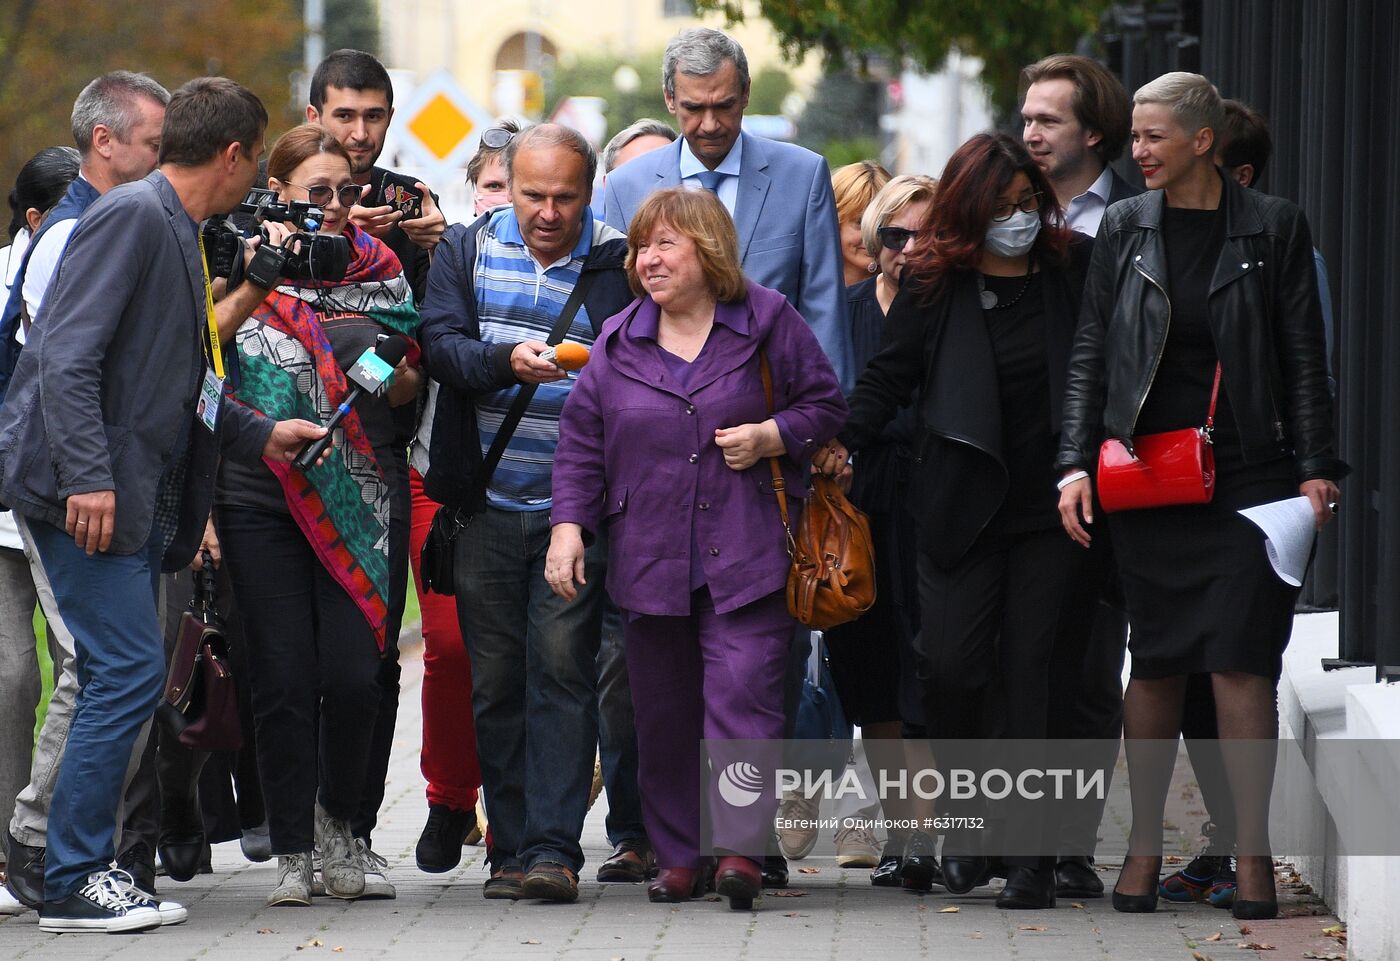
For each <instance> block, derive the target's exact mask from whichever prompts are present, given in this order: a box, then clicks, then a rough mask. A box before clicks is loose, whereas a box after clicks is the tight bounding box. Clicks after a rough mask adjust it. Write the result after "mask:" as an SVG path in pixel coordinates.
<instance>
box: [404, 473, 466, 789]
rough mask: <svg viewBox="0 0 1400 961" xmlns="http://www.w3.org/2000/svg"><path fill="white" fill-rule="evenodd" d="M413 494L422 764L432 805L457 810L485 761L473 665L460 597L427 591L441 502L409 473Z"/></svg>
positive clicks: (412, 542)
mask: <svg viewBox="0 0 1400 961" xmlns="http://www.w3.org/2000/svg"><path fill="white" fill-rule="evenodd" d="M408 483H409V489H410V490H411V491H412V492H413V525H412V528H411V529H410V532H409V539H408V543H409V560H410V563H412V564H413V588H414V590H416V591H417V592H418V607H419V610H420V611H421V612H422V615H423V750H422V755H421V760H420V764H421V768H422V771H423V777H424V778H425V779H426V780H427V782H428V803H429V804H445V805H447V806H448V807H450V808H454V809H455V810H458V811H470V810H471V809H472V808H473V807H475V806H476V792H477V788H479V787H480V786H481V765H480V763H479V762H478V761H477V757H476V723H475V722H474V721H473V720H472V665H471V660H470V659H469V658H468V657H467V646H466V644H464V643H463V642H462V630H461V628H460V627H459V626H458V623H457V601H456V600H455V599H454V598H451V597H443V596H442V595H441V594H431V593H429V594H425V593H423V579H422V578H421V577H420V576H419V573H420V572H419V566H418V565H419V557H420V555H421V554H422V552H423V542H424V541H425V540H427V539H428V528H430V527H431V526H432V523H433V514H435V513H436V512H437V509H438V505H437V504H436V503H435V502H433V501H432V500H430V499H429V498H428V495H427V494H424V493H423V478H422V477H421V476H419V474H418V472H417V471H416V470H412V469H410V470H409V472H408Z"/></svg>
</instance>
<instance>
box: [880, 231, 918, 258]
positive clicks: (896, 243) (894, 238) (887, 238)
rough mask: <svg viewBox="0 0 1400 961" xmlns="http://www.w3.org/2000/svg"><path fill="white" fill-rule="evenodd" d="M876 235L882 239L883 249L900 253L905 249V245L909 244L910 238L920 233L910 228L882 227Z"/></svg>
mask: <svg viewBox="0 0 1400 961" xmlns="http://www.w3.org/2000/svg"><path fill="white" fill-rule="evenodd" d="M875 233H876V235H877V236H879V238H880V246H881V247H884V248H885V249H886V250H892V251H894V252H895V253H899V252H900V251H901V250H903V249H904V245H905V244H907V243H909V238H910V237H913V236H914V235H916V234H917V233H918V231H917V230H910V229H909V228H908V227H881V228H880V229H879V230H877V231H875Z"/></svg>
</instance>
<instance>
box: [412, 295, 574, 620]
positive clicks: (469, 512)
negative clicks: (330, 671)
mask: <svg viewBox="0 0 1400 961" xmlns="http://www.w3.org/2000/svg"><path fill="white" fill-rule="evenodd" d="M595 276H597V272H596V271H590V270H584V272H583V273H581V274H580V275H579V278H578V283H576V284H574V289H573V291H572V292H571V293H570V294H569V299H568V300H567V301H565V303H564V309H563V310H561V311H560V312H559V318H558V319H557V320H556V321H555V322H554V329H553V330H551V331H550V332H549V339H548V340H546V341H545V343H547V344H549V345H550V346H551V347H553V346H554V345H555V344H558V343H559V342H560V341H562V340H563V339H564V335H565V334H566V333H568V332H569V325H570V324H572V323H573V322H574V315H575V314H577V313H578V309H579V307H580V306H581V305H582V304H583V298H584V297H586V296H588V288H589V287H591V286H592V285H593V278H594V277H595ZM537 386H539V385H538V384H521V385H520V392H519V393H518V394H516V395H515V400H514V401H512V402H511V405H510V410H508V411H506V416H505V419H504V420H503V421H501V429H500V430H498V431H496V437H495V439H494V440H492V441H491V448H490V449H489V450H488V451H487V452H486V457H485V459H484V460H483V461H482V464H481V470H480V471H479V472H478V473H477V479H476V481H475V483H473V484H472V491H471V496H469V497H467V498H466V499H465V500H464V501H463V505H464V506H462V507H460V508H452V507H446V506H443V507H439V508H438V510H437V513H436V514H434V515H433V525H432V527H430V528H429V529H428V538H427V540H425V541H424V542H423V552H422V554H420V555H419V558H418V560H419V567H418V571H419V574H420V575H421V576H422V578H423V590H425V591H432V592H433V593H434V594H442V595H445V596H451V595H453V594H456V593H457V585H456V581H455V579H454V578H455V576H456V575H455V567H456V564H455V557H456V550H457V536H458V535H459V534H461V533H462V531H463V530H465V529H466V527H467V525H469V524H470V523H471V520H472V516H473V515H474V514H475V513H476V512H477V511H479V510H480V509H481V508H482V506H483V505H484V504H485V503H486V488H487V487H489V486H490V484H491V476H492V475H493V474H495V473H496V465H497V464H499V463H500V462H501V457H502V455H504V454H505V452H506V445H507V444H509V443H510V438H511V436H512V435H513V434H514V433H515V428H516V427H518V426H519V425H520V419H521V418H522V417H524V416H525V409H526V408H527V407H529V406H530V401H531V399H532V398H533V397H534V396H535V388H536V387H537ZM428 456H430V457H431V456H432V454H431V452H429V455H428Z"/></svg>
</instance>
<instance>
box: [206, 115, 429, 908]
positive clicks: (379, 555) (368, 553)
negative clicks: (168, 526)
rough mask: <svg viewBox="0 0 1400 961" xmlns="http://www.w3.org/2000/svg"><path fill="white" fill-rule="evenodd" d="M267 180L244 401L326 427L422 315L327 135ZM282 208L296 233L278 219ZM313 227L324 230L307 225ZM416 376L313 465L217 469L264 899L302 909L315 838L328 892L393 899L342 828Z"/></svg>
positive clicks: (401, 496)
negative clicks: (252, 736) (255, 787)
mask: <svg viewBox="0 0 1400 961" xmlns="http://www.w3.org/2000/svg"><path fill="white" fill-rule="evenodd" d="M267 171H268V186H269V187H270V188H271V190H272V191H273V192H275V193H276V197H277V201H278V203H272V202H271V198H270V197H269V198H266V199H265V200H264V201H263V202H262V203H260V204H259V205H258V214H257V216H258V219H259V220H260V221H261V231H262V234H263V239H262V242H261V244H260V245H259V246H258V249H257V251H256V253H255V254H254V255H253V256H252V258H251V259H250V260H249V261H248V263H247V265H246V269H245V270H244V274H243V279H242V281H241V283H240V284H238V286H235V287H233V289H232V290H231V291H230V292H229V294H228V295H227V296H226V297H225V298H224V300H223V301H222V302H221V304H220V309H219V315H220V317H219V320H220V327H221V328H223V329H224V330H227V329H228V327H229V326H230V325H232V324H234V323H236V324H237V335H236V338H235V343H236V346H237V359H238V369H239V379H238V383H237V388H236V389H237V394H236V396H237V399H238V401H239V402H240V403H242V404H245V405H247V406H248V407H251V408H253V409H255V410H258V411H260V412H262V413H264V414H267V415H269V416H271V415H274V414H276V413H277V412H291V411H296V412H298V413H297V416H300V417H304V418H305V419H307V420H310V421H313V422H315V423H320V424H325V423H327V421H329V420H330V419H331V417H332V414H333V413H334V412H335V411H336V408H337V407H340V406H341V405H342V404H343V403H345V402H346V401H347V399H350V400H353V399H354V398H353V397H352V396H351V388H352V386H353V384H352V383H351V378H347V376H346V373H345V372H346V371H350V370H351V369H352V368H357V369H358V368H360V367H364V366H365V365H366V363H367V364H368V365H369V366H370V367H373V366H375V364H376V363H378V364H382V363H383V362H382V361H375V360H374V359H373V358H370V359H369V360H368V361H367V362H366V361H364V360H363V358H364V355H366V354H372V353H374V352H375V347H376V344H377V342H378V341H379V340H380V339H381V335H384V334H388V335H395V334H402V335H406V336H408V337H412V336H414V335H415V334H416V331H417V327H418V313H417V311H416V310H415V308H414V306H413V296H412V292H411V290H410V289H409V284H408V281H407V280H406V279H405V278H404V276H403V268H402V267H401V266H400V264H399V261H398V259H397V258H396V257H395V256H394V254H393V252H392V251H390V250H389V248H388V247H386V246H385V245H384V244H383V243H381V242H380V241H378V240H376V239H375V238H374V237H372V236H370V235H369V234H367V233H365V232H364V231H362V230H360V229H359V228H357V227H355V226H354V225H353V224H351V223H350V222H349V217H348V212H349V208H350V206H351V205H352V204H353V203H354V201H355V199H356V198H357V197H358V196H359V193H360V188H358V187H356V186H355V184H354V181H353V180H352V179H351V174H350V158H349V156H348V155H347V154H346V152H345V148H343V147H342V146H341V145H340V144H339V142H337V141H336V139H335V137H334V136H333V135H332V134H331V133H330V132H329V131H328V130H326V129H325V128H324V127H322V126H320V125H318V124H303V125H302V126H300V127H297V128H296V129H294V130H292V131H290V132H289V133H287V134H285V135H284V136H283V137H282V138H281V139H280V140H279V141H278V142H277V145H276V146H275V147H274V148H273V150H272V154H271V156H270V157H269V158H268V164H267ZM308 205H309V207H308ZM245 209H246V207H245ZM283 216H286V217H291V218H293V219H294V220H301V221H302V223H301V224H296V223H277V222H273V218H274V217H283ZM306 218H310V219H306ZM313 225H314V229H315V230H316V235H315V236H312V235H308V234H305V233H300V232H299V231H300V230H301V229H302V228H303V227H305V228H307V229H313ZM219 229H222V228H217V227H216V229H215V231H214V233H217V232H218V230H219ZM208 236H209V234H206V237H208ZM330 237H336V238H340V237H343V238H345V240H347V241H348V242H349V264H348V267H346V268H345V270H344V272H343V276H342V277H341V278H340V279H330V277H333V276H334V275H335V274H336V273H340V271H339V269H338V268H339V266H340V265H339V263H336V261H337V260H342V262H343V250H344V248H343V247H342V248H341V253H340V254H339V255H337V252H336V251H335V250H334V248H335V247H337V246H340V245H338V244H327V243H323V242H322V241H323V238H325V239H328V238H330ZM236 244H237V242H236V241H235V249H236ZM208 247H209V244H208V243H206V248H208ZM318 247H319V248H326V249H325V250H317V249H315V248H318ZM219 259H221V258H219V256H218V255H217V254H216V253H213V252H211V260H219ZM217 270H218V268H217V267H215V272H217ZM275 274H280V275H281V276H280V277H275V276H273V275H275ZM268 284H274V285H275V286H273V287H272V289H270V290H268V289H267V285H268ZM257 294H262V296H261V297H257V296H256V295H257ZM414 353H416V350H415V351H414ZM357 361H360V362H361V363H358V364H357ZM383 369H384V370H387V367H385V368H383ZM417 378H418V375H417V372H416V371H415V370H413V369H412V368H411V367H410V366H409V365H407V364H405V363H400V364H399V365H398V367H397V369H396V370H395V376H394V377H393V379H392V381H391V382H390V384H389V386H388V389H387V391H384V390H380V391H377V392H375V393H374V395H373V396H366V397H361V398H360V399H359V400H358V401H356V402H355V403H354V406H353V407H350V408H349V410H348V413H346V414H344V415H343V419H342V420H341V421H340V427H341V432H337V436H336V438H335V450H334V451H332V452H331V455H330V457H328V458H327V459H326V461H325V462H324V463H322V464H320V465H319V466H316V467H312V468H310V469H308V470H306V471H302V470H300V469H298V468H297V467H296V466H294V465H290V464H284V463H273V462H270V461H267V462H264V464H263V465H262V466H261V467H259V468H250V467H247V466H244V465H240V464H234V463H232V462H229V461H225V462H224V463H223V465H222V466H221V469H220V475H219V484H218V493H217V497H216V504H217V511H218V531H219V537H220V539H221V540H222V542H223V549H224V557H225V560H226V562H227V564H228V569H229V575H230V578H231V580H232V582H233V588H234V595H235V598H236V600H237V602H238V606H239V609H240V610H241V611H242V613H243V620H244V625H245V628H244V629H245V632H246V635H247V643H248V654H249V661H250V666H251V671H252V700H253V711H254V716H255V719H256V730H257V742H258V770H259V774H260V775H261V778H262V785H263V793H264V795H265V797H266V801H267V811H268V822H269V830H270V834H271V841H272V851H273V853H274V854H277V855H278V867H279V874H278V885H277V887H276V889H275V890H274V891H273V892H272V894H271V896H270V897H269V898H268V904H270V905H276V904H309V903H310V900H311V888H312V866H311V854H312V846H313V843H314V844H317V845H319V847H320V853H321V857H322V879H323V881H324V884H325V892H326V893H327V894H330V895H332V896H334V897H340V898H356V897H361V896H376V895H378V896H381V897H385V896H389V897H391V896H392V890H393V889H392V888H391V887H390V886H389V885H388V883H387V881H386V880H385V879H384V878H383V876H382V872H383V870H384V868H385V866H386V865H385V864H384V862H383V861H382V859H379V858H378V857H377V856H376V855H374V854H373V853H372V852H371V851H370V850H369V849H368V848H367V847H366V846H365V845H364V844H363V842H356V841H354V840H353V839H352V838H351V835H350V830H349V827H348V821H349V819H350V818H351V817H352V816H353V814H354V812H355V811H356V808H357V805H358V804H359V801H360V793H361V789H362V786H363V782H364V777H365V767H366V759H367V757H368V754H369V749H370V737H371V733H372V730H373V727H374V719H375V705H376V703H377V702H378V698H379V686H378V684H377V683H376V682H375V675H376V671H377V669H378V666H379V657H380V653H381V651H382V650H383V646H384V638H385V636H386V634H387V636H389V637H393V636H396V635H397V633H398V624H397V622H398V620H399V618H401V617H402V615H403V610H402V600H400V603H399V604H398V605H395V606H393V607H391V606H390V601H389V599H390V598H391V597H396V598H400V599H402V598H403V597H404V595H405V585H406V582H407V581H406V579H407V570H408V516H409V492H408V464H407V454H406V451H405V450H404V449H403V448H401V447H397V448H396V447H395V445H394V424H393V421H392V418H391V415H390V408H391V407H393V406H397V405H400V404H404V403H411V402H413V400H414V398H415V397H416V394H417V387H418V379H417ZM353 379H354V380H355V382H356V383H359V382H360V381H361V378H359V377H355V378H353ZM287 416H290V413H288V414H287ZM318 716H319V724H318ZM318 767H319V769H320V782H321V784H322V785H323V788H322V790H321V792H320V796H319V797H318V796H317V772H318ZM366 875H369V876H370V878H369V880H368V882H367V880H366Z"/></svg>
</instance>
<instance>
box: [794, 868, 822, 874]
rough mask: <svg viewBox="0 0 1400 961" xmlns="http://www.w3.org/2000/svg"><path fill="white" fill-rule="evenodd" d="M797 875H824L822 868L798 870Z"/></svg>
mask: <svg viewBox="0 0 1400 961" xmlns="http://www.w3.org/2000/svg"><path fill="white" fill-rule="evenodd" d="M797 873H798V874H821V873H822V869H821V868H798V869H797Z"/></svg>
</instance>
